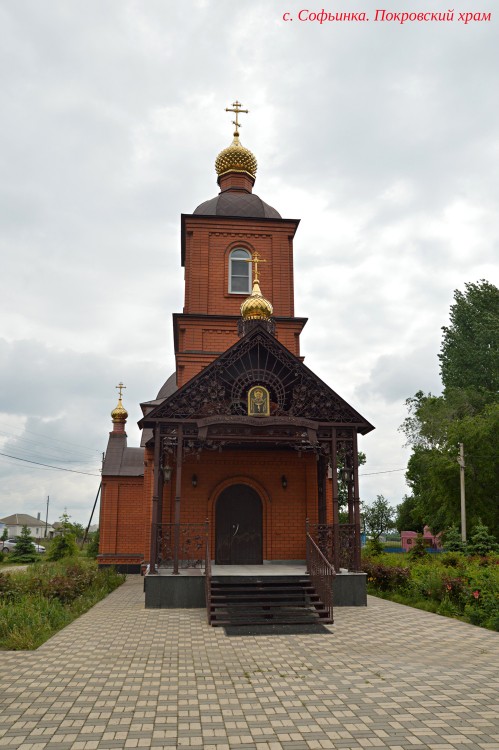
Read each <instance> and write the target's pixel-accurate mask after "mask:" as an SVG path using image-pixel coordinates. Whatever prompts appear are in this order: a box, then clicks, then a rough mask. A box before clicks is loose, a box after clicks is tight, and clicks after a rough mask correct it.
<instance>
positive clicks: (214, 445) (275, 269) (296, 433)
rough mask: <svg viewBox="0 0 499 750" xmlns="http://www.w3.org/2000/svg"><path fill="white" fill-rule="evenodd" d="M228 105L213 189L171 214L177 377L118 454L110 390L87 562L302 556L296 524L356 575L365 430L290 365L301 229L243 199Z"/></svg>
mask: <svg viewBox="0 0 499 750" xmlns="http://www.w3.org/2000/svg"><path fill="white" fill-rule="evenodd" d="M231 111H234V112H235V113H236V121H235V125H236V129H235V133H234V139H233V141H232V143H231V144H230V146H229V147H228V148H226V149H224V150H223V151H222V152H221V153H220V154H219V155H218V157H217V159H216V164H215V166H216V171H217V176H218V180H217V181H218V185H219V188H220V192H219V194H218V195H217V196H216V197H214V198H212V199H210V200H207V201H206V202H204V203H202V204H201V205H199V206H198V207H197V208H196V209H195V210H194V212H193V213H191V214H183V215H182V216H181V263H182V265H183V266H184V268H185V302H184V308H183V311H182V312H181V313H177V314H174V315H173V337H174V347H175V358H176V370H175V373H174V374H173V375H171V376H170V377H168V378H167V380H166V382H165V383H164V385H163V386H162V387H161V389H160V390H159V393H158V395H157V397H156V398H154V399H152V400H150V401H146V402H144V403H142V404H141V408H142V412H143V418H142V420H141V421H140V422H139V426H140V427H141V428H142V441H141V447H139V448H131V447H128V445H127V436H126V432H125V423H126V418H127V413H126V411H125V409H124V407H123V404H122V399H121V390H120V399H119V402H118V406H117V407H116V409H115V410H114V411H113V412H112V418H113V430H112V432H111V433H110V436H109V443H108V448H107V453H106V458H105V461H104V466H103V472H102V475H103V476H102V481H103V484H102V500H101V516H100V554H99V563H100V564H101V565H111V564H112V565H117V566H118V567H119V568H121V569H123V570H128V571H129V572H135V571H139V570H140V569H141V568H142V569H143V568H144V566H145V565H148V566H149V573H150V575H156V571H157V570H159V572H161V571H162V570H163V569H165V568H168V567H169V566H171V567H172V568H173V570H174V571H175V572H177V570H182V569H185V568H187V567H191V568H192V567H195V566H201V567H202V565H203V555H204V557H205V558H206V556H208V557H209V558H210V559H212V560H213V561H215V564H218V565H262V564H264V562H268V561H298V560H304V559H305V557H306V552H307V550H306V546H307V519H308V535H309V536H310V537H311V539H312V540H314V543H315V544H316V545H318V547H319V548H320V550H321V551H322V554H324V555H325V557H326V558H327V559H328V560H329V561H330V562H332V563H334V564H335V566H336V568H337V569H338V568H339V567H340V566H343V567H346V568H348V569H349V570H358V569H359V565H360V517H359V487H358V459H357V435H358V434H359V433H360V434H366V433H368V432H370V431H371V430H372V429H373V427H372V425H371V424H369V422H367V421H366V420H365V419H364V417H362V416H361V415H360V414H359V413H358V412H357V411H356V410H355V409H354V408H353V407H351V406H350V405H349V404H347V403H346V402H345V401H344V400H343V399H342V398H341V397H340V396H338V395H337V394H336V393H335V392H334V391H333V390H332V389H331V388H330V387H329V386H328V385H326V384H325V383H324V382H323V381H322V380H320V378H318V377H317V376H316V375H315V374H314V373H313V372H312V371H311V370H309V369H308V368H307V367H306V366H305V364H304V363H303V357H302V356H301V353H300V333H301V331H302V329H303V327H304V325H305V323H306V319H305V318H298V317H296V316H295V312H294V279H293V241H294V237H295V233H296V230H297V228H298V224H299V221H298V220H296V219H284V218H282V217H281V215H280V214H279V213H278V211H277V210H276V209H275V208H273V207H271V206H270V205H268V204H267V203H265V202H264V201H263V200H261V198H259V197H258V196H257V195H256V194H255V193H254V192H253V186H254V183H255V177H256V169H257V163H256V159H255V157H254V155H253V154H252V153H251V151H249V150H248V149H246V148H244V147H243V146H242V145H241V143H240V140H239V123H238V115H239V112H240V111H242V110H241V109H240V105H239V104H238V103H237V102H236V104H235V105H234V109H233V110H231ZM262 290H263V291H262ZM342 498H344V500H345V502H346V506H347V509H348V523H347V524H340V523H339V505H340V502H341V499H342Z"/></svg>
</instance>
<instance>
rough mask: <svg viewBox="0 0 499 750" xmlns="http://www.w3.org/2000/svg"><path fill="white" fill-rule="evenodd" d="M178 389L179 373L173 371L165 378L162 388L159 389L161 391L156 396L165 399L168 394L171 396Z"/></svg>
mask: <svg viewBox="0 0 499 750" xmlns="http://www.w3.org/2000/svg"><path fill="white" fill-rule="evenodd" d="M176 390H177V374H176V373H175V372H172V374H171V375H170V377H169V378H167V380H165V382H164V383H163V385H162V386H161V388H160V389H159V393H158V395H157V396H156V399H164V398H168V396H171V395H172V393H175V391H176Z"/></svg>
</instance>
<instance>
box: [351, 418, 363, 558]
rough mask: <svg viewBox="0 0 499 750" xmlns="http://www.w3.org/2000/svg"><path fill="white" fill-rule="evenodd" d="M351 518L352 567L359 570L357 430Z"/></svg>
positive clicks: (354, 437)
mask: <svg viewBox="0 0 499 750" xmlns="http://www.w3.org/2000/svg"><path fill="white" fill-rule="evenodd" d="M352 447H353V518H354V524H355V528H354V557H353V559H354V567H355V570H360V569H361V562H360V493H359V451H358V449H357V430H356V429H354V430H353V440H352Z"/></svg>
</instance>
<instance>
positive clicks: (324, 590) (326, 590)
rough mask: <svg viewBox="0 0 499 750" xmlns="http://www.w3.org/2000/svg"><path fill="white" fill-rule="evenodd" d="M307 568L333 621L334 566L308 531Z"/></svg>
mask: <svg viewBox="0 0 499 750" xmlns="http://www.w3.org/2000/svg"><path fill="white" fill-rule="evenodd" d="M307 570H308V573H309V575H310V580H311V581H312V584H313V586H314V589H315V591H316V593H317V594H318V595H319V596H320V598H321V601H322V603H323V605H324V607H325V609H326V610H327V612H328V616H329V618H330V620H331V622H333V581H334V579H335V577H336V571H335V569H334V566H333V565H331V563H330V562H329V560H327V558H326V557H325V556H324V555H323V553H322V552H321V550H320V549H319V547H318V546H317V544H316V543H315V542H314V540H313V539H312V537H311V536H310V534H309V533H308V531H307Z"/></svg>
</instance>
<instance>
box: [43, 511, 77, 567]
mask: <svg viewBox="0 0 499 750" xmlns="http://www.w3.org/2000/svg"><path fill="white" fill-rule="evenodd" d="M77 554H78V547H77V545H76V539H75V536H74V534H73V530H72V527H71V524H70V523H69V516H68V514H67V513H63V514H62V516H61V527H60V532H59V534H58V535H57V536H56V537H54V539H53V541H52V543H51V545H50V549H49V551H48V553H47V560H62V559H63V558H65V557H75V556H76V555H77Z"/></svg>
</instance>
